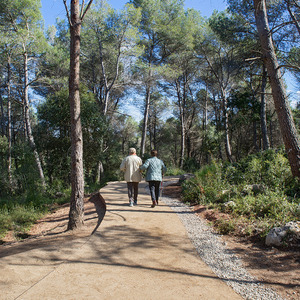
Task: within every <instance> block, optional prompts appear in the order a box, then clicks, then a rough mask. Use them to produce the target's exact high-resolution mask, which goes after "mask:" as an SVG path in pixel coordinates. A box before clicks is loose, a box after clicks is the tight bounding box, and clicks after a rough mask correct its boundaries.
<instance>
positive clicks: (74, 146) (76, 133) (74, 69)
mask: <svg viewBox="0 0 300 300" xmlns="http://www.w3.org/2000/svg"><path fill="white" fill-rule="evenodd" d="M70 22H71V24H70V34H71V41H70V76H69V102H70V113H71V202H70V211H69V223H68V230H73V229H76V228H80V227H81V226H82V225H83V224H84V176H83V140H82V127H81V115H80V94H79V83H80V77H79V71H80V31H81V19H80V5H79V0H71V16H70Z"/></svg>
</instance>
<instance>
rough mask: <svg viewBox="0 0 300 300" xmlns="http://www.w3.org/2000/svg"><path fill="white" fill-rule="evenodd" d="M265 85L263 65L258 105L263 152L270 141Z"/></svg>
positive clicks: (265, 78)
mask: <svg viewBox="0 0 300 300" xmlns="http://www.w3.org/2000/svg"><path fill="white" fill-rule="evenodd" d="M266 85H267V71H266V67H265V65H263V69H262V80H261V96H260V100H261V105H260V127H261V133H262V140H263V150H268V149H269V148H270V141H269V136H268V129H267V109H266V108H267V103H266V96H265V93H266Z"/></svg>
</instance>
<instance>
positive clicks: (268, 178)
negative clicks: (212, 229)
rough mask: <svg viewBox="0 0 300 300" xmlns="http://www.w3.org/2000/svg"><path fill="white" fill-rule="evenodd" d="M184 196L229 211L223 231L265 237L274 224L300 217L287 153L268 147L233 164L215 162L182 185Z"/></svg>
mask: <svg viewBox="0 0 300 300" xmlns="http://www.w3.org/2000/svg"><path fill="white" fill-rule="evenodd" d="M182 188H183V200H184V201H185V202H189V203H195V204H197V203H198V204H204V205H207V206H210V207H213V208H214V209H217V210H219V211H220V212H224V213H227V214H229V216H230V217H229V218H221V219H219V220H217V221H216V222H215V224H214V225H215V226H216V228H217V229H218V231H219V232H220V233H222V234H228V233H232V234H242V235H248V236H258V237H260V238H263V237H265V236H266V234H267V233H268V232H269V230H270V229H271V228H273V227H275V226H281V225H285V224H286V223H287V222H289V221H299V217H300V212H299V208H300V206H299V203H300V188H299V181H298V180H297V179H295V178H293V176H292V174H291V171H290V166H289V163H288V160H287V158H286V157H285V155H284V153H282V152H276V151H274V150H269V151H266V152H263V153H259V154H257V155H252V156H248V157H247V158H245V159H244V160H241V161H240V162H238V163H234V164H229V163H227V164H222V163H218V162H213V163H212V164H211V165H208V166H205V167H203V168H201V169H200V170H198V171H197V172H195V177H193V178H191V179H190V180H187V181H185V182H184V183H183V185H182Z"/></svg>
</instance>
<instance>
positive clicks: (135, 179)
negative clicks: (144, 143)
mask: <svg viewBox="0 0 300 300" xmlns="http://www.w3.org/2000/svg"><path fill="white" fill-rule="evenodd" d="M142 164H143V162H142V159H141V158H140V157H138V156H137V155H136V150H135V148H130V149H129V155H128V156H126V157H125V158H124V159H123V161H122V163H121V165H120V170H121V171H123V172H124V177H125V181H126V182H127V189H128V197H129V206H133V205H137V197H138V191H139V182H140V181H141V180H142V174H141V172H140V166H141V165H142Z"/></svg>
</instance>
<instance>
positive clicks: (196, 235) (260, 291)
mask: <svg viewBox="0 0 300 300" xmlns="http://www.w3.org/2000/svg"><path fill="white" fill-rule="evenodd" d="M162 201H163V202H164V203H165V204H167V205H168V206H169V207H171V208H172V209H173V210H174V211H175V212H176V213H177V214H178V216H179V218H180V219H181V221H182V223H183V225H184V226H185V228H186V230H187V233H188V236H189V238H190V240H191V241H192V243H193V244H194V246H195V248H196V250H197V252H198V253H199V255H200V257H201V258H202V259H203V261H204V262H205V263H206V264H207V265H208V266H210V267H211V269H212V270H213V271H214V272H215V273H216V275H218V277H219V278H221V279H222V280H224V281H225V282H226V283H227V284H228V285H229V286H231V287H232V288H233V289H234V290H235V291H236V292H237V293H239V294H240V295H241V296H242V297H244V298H245V299H251V300H260V299H261V300H282V299H283V298H282V297H280V296H279V295H278V294H277V293H276V292H275V291H273V290H271V289H269V288H266V287H265V286H264V285H262V284H261V283H260V282H259V281H258V280H257V279H256V278H254V277H253V276H252V275H250V274H249V273H248V272H247V270H246V269H245V268H244V267H243V266H242V263H241V261H240V260H239V258H237V257H236V256H235V255H234V254H233V253H231V251H230V250H229V249H228V248H226V244H225V242H223V241H222V239H221V237H220V236H219V235H218V234H216V233H215V232H214V231H213V230H212V228H210V227H209V226H207V224H206V223H205V222H204V221H203V220H202V219H201V218H200V217H198V216H197V215H195V213H193V211H192V210H191V209H190V208H189V207H188V206H187V205H185V204H184V203H182V202H180V201H178V200H176V199H171V198H168V197H162Z"/></svg>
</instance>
